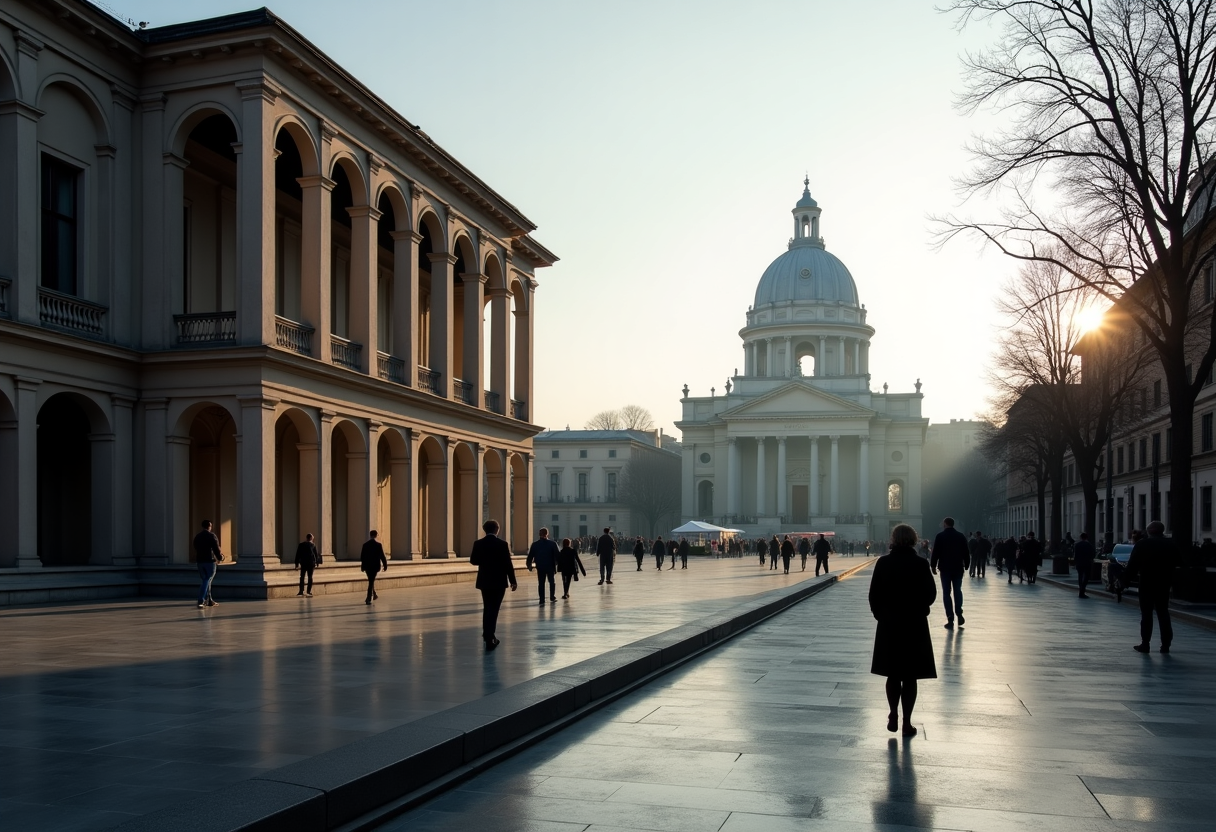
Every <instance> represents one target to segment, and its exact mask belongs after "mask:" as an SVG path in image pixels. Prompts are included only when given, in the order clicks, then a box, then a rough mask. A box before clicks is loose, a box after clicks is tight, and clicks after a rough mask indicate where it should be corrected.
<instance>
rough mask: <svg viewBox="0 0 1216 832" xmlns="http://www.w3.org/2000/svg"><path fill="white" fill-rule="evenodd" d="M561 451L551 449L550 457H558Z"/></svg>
mask: <svg viewBox="0 0 1216 832" xmlns="http://www.w3.org/2000/svg"><path fill="white" fill-rule="evenodd" d="M560 454H561V451H549V459H558V458H559V455H560Z"/></svg>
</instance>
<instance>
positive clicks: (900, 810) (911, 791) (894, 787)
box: [870, 737, 933, 829]
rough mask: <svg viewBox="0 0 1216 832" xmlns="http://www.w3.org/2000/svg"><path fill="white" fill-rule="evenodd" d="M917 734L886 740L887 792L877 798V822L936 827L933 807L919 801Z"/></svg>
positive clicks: (872, 811) (874, 816) (873, 808)
mask: <svg viewBox="0 0 1216 832" xmlns="http://www.w3.org/2000/svg"><path fill="white" fill-rule="evenodd" d="M915 742H916V738H915V737H904V738H903V739H902V741H901V740H899V739H896V738H895V737H892V738H891V739H889V740H887V794H886V799H884V800H874V801H873V802H872V803H871V805H870V814H871V815H872V820H873V822H874V823H875V824H884V823H885V824H900V825H903V826H911V827H915V828H917V829H931V828H933V807H932V806H931V805H928V804H925V803H919V802H917V795H916V766H915V763H914V762H913V759H912V747H913V745H914V744H915Z"/></svg>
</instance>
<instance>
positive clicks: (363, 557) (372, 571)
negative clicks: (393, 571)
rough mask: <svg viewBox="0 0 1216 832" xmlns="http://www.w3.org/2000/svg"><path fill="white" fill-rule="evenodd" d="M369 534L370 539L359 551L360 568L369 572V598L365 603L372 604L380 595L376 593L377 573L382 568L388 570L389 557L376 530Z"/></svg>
mask: <svg viewBox="0 0 1216 832" xmlns="http://www.w3.org/2000/svg"><path fill="white" fill-rule="evenodd" d="M367 536H368V538H370V539H369V540H368V541H367V542H366V543H364V544H363V549H362V550H361V551H360V552H359V568H360V569H362V570H363V571H364V572H366V573H367V600H366V601H364V602H363V603H365V604H370V603H371V602H372V601H374V600H376V599H377V598H379V597H380V596H379V595H377V594H376V575H377V574H378V573H379V572H380V570H381V569H383V570H384V571H385V572H387V571H388V559H387V558H385V557H384V547H383V546H381V545H380V541H379V540H376V530H375V529H372V530H371V531H370V532H368V533H367Z"/></svg>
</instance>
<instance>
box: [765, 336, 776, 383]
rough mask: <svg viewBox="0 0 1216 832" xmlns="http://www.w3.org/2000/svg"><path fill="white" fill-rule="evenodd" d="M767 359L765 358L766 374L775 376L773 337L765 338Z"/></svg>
mask: <svg viewBox="0 0 1216 832" xmlns="http://www.w3.org/2000/svg"><path fill="white" fill-rule="evenodd" d="M764 348H765V350H766V352H765V359H764V374H765V375H766V376H768V377H770V378H771V377H773V376H775V375H776V373H774V372H773V339H772V338H765V339H764Z"/></svg>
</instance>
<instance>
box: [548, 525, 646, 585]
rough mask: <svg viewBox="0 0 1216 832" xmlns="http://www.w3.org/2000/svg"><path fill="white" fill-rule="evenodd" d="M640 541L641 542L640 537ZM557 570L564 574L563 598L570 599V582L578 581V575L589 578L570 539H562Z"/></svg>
mask: <svg viewBox="0 0 1216 832" xmlns="http://www.w3.org/2000/svg"><path fill="white" fill-rule="evenodd" d="M638 540H641V538H640V537H639V538H638ZM557 570H558V571H559V572H561V573H562V598H569V597H570V581H571V579H573V580H576V581H577V580H578V573H579V572H582V573H583V577H584V578H585V577H587V568H586V567H585V566H583V561H582V559H581V558H580V557H579V556H578V551H577V550H576V549H575V548H574V547H573V546H571V545H570V538H568V537H563V538H562V548H561V549H560V550H559V551H558V553H557Z"/></svg>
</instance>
